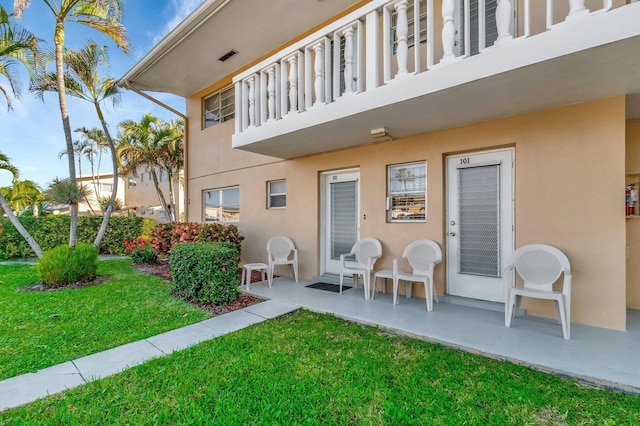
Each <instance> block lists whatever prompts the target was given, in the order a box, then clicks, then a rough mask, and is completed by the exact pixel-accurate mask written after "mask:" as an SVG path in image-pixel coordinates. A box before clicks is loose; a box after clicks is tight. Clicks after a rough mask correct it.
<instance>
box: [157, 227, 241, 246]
mask: <svg viewBox="0 0 640 426" xmlns="http://www.w3.org/2000/svg"><path fill="white" fill-rule="evenodd" d="M242 240H244V237H243V236H242V235H241V234H240V231H238V227H237V226H235V225H227V224H221V223H206V224H202V223H197V222H189V223H174V224H171V223H165V224H161V225H158V226H157V227H156V228H154V229H153V231H151V246H152V247H153V249H154V250H155V252H156V253H158V254H169V252H170V251H171V248H172V247H173V246H174V245H176V244H180V243H198V242H227V243H233V244H235V245H236V247H237V249H238V254H239V253H240V248H241V244H242Z"/></svg>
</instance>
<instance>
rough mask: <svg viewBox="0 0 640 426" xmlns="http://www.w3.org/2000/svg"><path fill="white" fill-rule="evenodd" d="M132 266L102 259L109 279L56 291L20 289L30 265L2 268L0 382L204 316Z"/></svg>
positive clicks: (30, 276) (30, 279) (29, 280)
mask: <svg viewBox="0 0 640 426" xmlns="http://www.w3.org/2000/svg"><path fill="white" fill-rule="evenodd" d="M130 263H131V261H130V260H126V259H123V260H109V261H101V262H100V267H99V269H98V275H107V276H110V277H111V280H110V281H108V282H106V283H103V284H99V285H94V286H89V287H84V288H79V289H68V290H61V291H54V292H20V291H18V289H19V288H20V287H25V286H29V285H33V284H36V283H37V282H38V278H37V276H36V273H35V269H34V267H33V266H30V265H9V266H7V265H0V324H1V327H2V333H0V380H2V379H6V378H9V377H13V376H15V375H18V374H22V373H27V372H32V371H35V370H38V369H42V368H45V367H50V366H52V365H56V364H59V363H62V362H65V361H69V360H72V359H75V358H79V357H81V356H84V355H90V354H92V353H96V352H100V351H103V350H106V349H110V348H113V347H116V346H119V345H122V344H125V343H129V342H133V341H136V340H140V339H144V338H146V337H149V336H153V335H155V334H158V333H162V332H164V331H168V330H172V329H175V328H178V327H181V326H184V325H187V324H192V323H195V322H198V321H200V320H203V319H206V318H208V317H210V315H209V314H208V313H206V312H204V311H202V310H199V309H196V308H194V307H192V306H191V305H189V304H187V303H185V302H183V301H182V300H178V299H175V298H173V297H171V296H170V295H169V290H170V284H169V283H167V282H165V281H163V280H161V279H160V278H156V277H152V276H149V275H145V274H141V273H138V272H137V271H135V270H134V269H132V268H131V266H130Z"/></svg>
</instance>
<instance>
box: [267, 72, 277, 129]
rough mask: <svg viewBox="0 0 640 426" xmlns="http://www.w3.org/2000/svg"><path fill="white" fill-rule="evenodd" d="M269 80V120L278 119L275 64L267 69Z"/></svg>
mask: <svg viewBox="0 0 640 426" xmlns="http://www.w3.org/2000/svg"><path fill="white" fill-rule="evenodd" d="M267 76H268V77H269V81H268V82H267V112H268V114H267V120H269V121H273V120H275V119H276V67H275V65H274V66H272V67H270V68H269V69H268V70H267Z"/></svg>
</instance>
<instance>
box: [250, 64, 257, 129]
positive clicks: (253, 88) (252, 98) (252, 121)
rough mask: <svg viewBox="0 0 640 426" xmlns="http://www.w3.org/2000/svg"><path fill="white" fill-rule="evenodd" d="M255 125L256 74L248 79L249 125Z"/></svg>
mask: <svg viewBox="0 0 640 426" xmlns="http://www.w3.org/2000/svg"><path fill="white" fill-rule="evenodd" d="M255 126H256V76H255V75H254V76H253V77H251V78H250V79H249V127H255Z"/></svg>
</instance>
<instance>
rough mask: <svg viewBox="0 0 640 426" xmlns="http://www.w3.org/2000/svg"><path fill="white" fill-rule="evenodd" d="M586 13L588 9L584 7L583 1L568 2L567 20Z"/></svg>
mask: <svg viewBox="0 0 640 426" xmlns="http://www.w3.org/2000/svg"><path fill="white" fill-rule="evenodd" d="M587 13H589V9H587V8H586V7H585V6H584V0H569V15H568V16H567V18H568V19H571V18H577V17H578V16H582V15H585V14H587Z"/></svg>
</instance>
